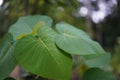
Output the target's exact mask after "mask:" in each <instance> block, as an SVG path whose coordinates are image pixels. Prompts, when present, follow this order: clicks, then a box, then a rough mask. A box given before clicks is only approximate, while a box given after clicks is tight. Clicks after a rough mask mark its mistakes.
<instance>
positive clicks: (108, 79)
mask: <svg viewBox="0 0 120 80" xmlns="http://www.w3.org/2000/svg"><path fill="white" fill-rule="evenodd" d="M83 80H116V79H115V77H114V76H113V75H112V74H111V73H108V72H105V71H103V70H101V69H99V68H91V69H88V70H87V71H86V72H85V74H84V76H83Z"/></svg>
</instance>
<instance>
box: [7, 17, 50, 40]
mask: <svg viewBox="0 0 120 80" xmlns="http://www.w3.org/2000/svg"><path fill="white" fill-rule="evenodd" d="M43 25H44V26H49V27H50V26H51V25H52V19H51V18H50V17H48V16H41V15H35V16H25V17H21V18H19V20H18V21H17V22H16V23H15V24H13V25H12V26H11V27H10V29H9V32H10V33H11V34H12V35H13V38H14V40H17V39H20V38H22V37H24V36H26V35H28V34H31V33H35V31H36V30H37V27H36V28H34V27H35V26H43Z"/></svg>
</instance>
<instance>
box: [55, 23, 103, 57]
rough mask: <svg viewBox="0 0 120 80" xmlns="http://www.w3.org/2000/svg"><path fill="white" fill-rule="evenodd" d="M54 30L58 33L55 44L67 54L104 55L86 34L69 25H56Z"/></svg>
mask: <svg viewBox="0 0 120 80" xmlns="http://www.w3.org/2000/svg"><path fill="white" fill-rule="evenodd" d="M56 29H57V31H58V35H57V36H56V39H55V41H56V44H57V46H58V47H59V48H61V49H62V50H64V51H66V52H68V53H71V54H76V55H90V54H102V53H105V51H104V50H103V49H102V48H101V47H100V45H99V44H98V43H97V42H95V41H92V40H91V39H90V38H89V36H88V35H87V34H86V33H84V32H83V31H81V30H79V29H76V28H75V27H73V26H71V25H69V24H65V23H59V24H57V25H56Z"/></svg>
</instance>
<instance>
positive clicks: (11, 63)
mask: <svg viewBox="0 0 120 80" xmlns="http://www.w3.org/2000/svg"><path fill="white" fill-rule="evenodd" d="M12 41H13V39H12V36H11V35H10V34H6V35H5V37H4V38H3V39H2V40H1V41H0V80H3V79H4V78H6V77H8V76H9V74H10V73H11V72H12V70H13V69H14V67H15V66H16V61H15V58H14V57H13V51H14V45H12V44H11V42H12Z"/></svg>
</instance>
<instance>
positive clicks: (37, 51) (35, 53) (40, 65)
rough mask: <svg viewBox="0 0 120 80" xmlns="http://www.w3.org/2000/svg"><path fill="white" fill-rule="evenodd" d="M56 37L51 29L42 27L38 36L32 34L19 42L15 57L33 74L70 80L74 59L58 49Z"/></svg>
mask: <svg viewBox="0 0 120 80" xmlns="http://www.w3.org/2000/svg"><path fill="white" fill-rule="evenodd" d="M55 35H56V33H55V32H54V31H53V30H52V29H51V28H50V27H40V28H39V29H38V35H37V36H35V35H32V34H31V35H28V36H25V37H24V38H22V39H20V40H19V41H18V43H17V44H16V47H15V54H14V55H15V57H16V59H17V61H18V63H19V64H20V65H21V66H23V67H24V68H25V69H26V70H27V71H29V72H31V73H34V74H37V75H39V76H42V77H45V78H50V79H56V80H58V79H61V80H69V77H70V73H71V67H72V59H71V56H70V55H69V54H67V53H65V52H63V51H61V50H59V49H58V48H57V47H56V45H55V42H54V37H55Z"/></svg>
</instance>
